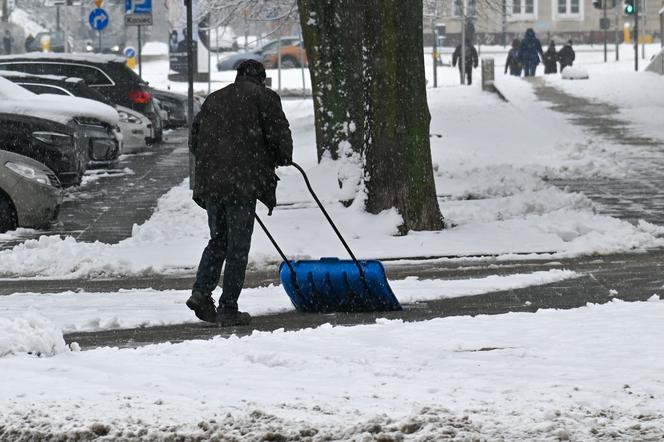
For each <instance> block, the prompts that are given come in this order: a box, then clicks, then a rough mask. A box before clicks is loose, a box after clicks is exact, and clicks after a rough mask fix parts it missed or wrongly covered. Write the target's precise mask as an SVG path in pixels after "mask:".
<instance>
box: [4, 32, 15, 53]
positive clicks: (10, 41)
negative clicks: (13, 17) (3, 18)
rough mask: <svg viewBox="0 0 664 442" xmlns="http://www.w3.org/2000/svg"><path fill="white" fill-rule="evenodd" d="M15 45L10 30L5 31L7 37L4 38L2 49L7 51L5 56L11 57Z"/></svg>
mask: <svg viewBox="0 0 664 442" xmlns="http://www.w3.org/2000/svg"><path fill="white" fill-rule="evenodd" d="M13 44H14V37H12V33H11V32H9V29H5V35H4V36H3V37H2V48H3V49H4V50H5V54H7V55H9V54H11V53H12V45H13Z"/></svg>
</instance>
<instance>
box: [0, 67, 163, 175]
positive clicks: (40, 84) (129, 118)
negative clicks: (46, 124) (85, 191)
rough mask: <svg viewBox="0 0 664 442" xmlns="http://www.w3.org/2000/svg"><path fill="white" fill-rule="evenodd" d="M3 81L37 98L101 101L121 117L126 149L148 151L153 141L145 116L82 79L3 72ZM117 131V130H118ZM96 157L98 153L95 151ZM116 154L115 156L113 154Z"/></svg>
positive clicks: (120, 122) (106, 126)
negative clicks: (38, 96) (68, 97)
mask: <svg viewBox="0 0 664 442" xmlns="http://www.w3.org/2000/svg"><path fill="white" fill-rule="evenodd" d="M0 77H3V78H5V79H7V80H9V81H11V82H13V83H16V84H18V85H20V86H21V87H23V88H25V89H27V90H29V91H30V92H33V93H35V94H38V95H41V94H54V95H65V96H72V97H79V98H87V99H88V100H95V101H99V102H100V103H104V104H106V105H109V106H112V107H115V108H116V110H117V111H118V115H119V117H120V121H119V123H118V124H119V126H120V127H119V129H120V132H121V133H122V138H123V146H124V148H125V149H129V150H132V149H136V148H140V147H144V146H145V145H146V144H147V143H148V142H149V141H150V139H151V138H153V137H152V135H151V134H152V123H150V122H149V120H147V118H146V117H145V116H143V114H140V113H138V112H136V111H133V110H131V109H128V108H126V107H124V106H119V105H114V104H113V103H111V102H110V100H108V98H106V97H105V96H103V95H102V94H101V93H100V92H99V91H97V90H96V89H93V88H91V87H90V86H88V85H87V84H86V83H85V81H83V80H81V79H80V78H68V77H60V76H54V75H33V74H26V73H25V72H17V71H0ZM98 123H99V124H98V125H100V126H103V127H104V128H105V129H106V132H109V131H108V129H109V128H110V125H104V124H103V122H101V121H100V122H98ZM116 130H117V129H116ZM92 152H93V153H94V149H93V150H92ZM109 153H111V154H112V153H113V152H109ZM116 158H117V155H115V156H111V157H110V158H107V159H106V160H107V161H113V160H115V159H116ZM91 160H92V161H96V162H99V161H102V160H103V159H99V158H91Z"/></svg>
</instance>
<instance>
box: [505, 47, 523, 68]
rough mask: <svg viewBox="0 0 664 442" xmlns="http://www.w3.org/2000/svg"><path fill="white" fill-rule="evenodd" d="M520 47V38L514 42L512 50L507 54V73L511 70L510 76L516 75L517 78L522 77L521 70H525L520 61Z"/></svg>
mask: <svg viewBox="0 0 664 442" xmlns="http://www.w3.org/2000/svg"><path fill="white" fill-rule="evenodd" d="M520 45H521V42H520V41H519V39H518V38H515V39H514V40H512V48H511V49H510V50H509V52H508V53H507V60H505V73H507V69H509V70H510V75H514V76H515V77H520V76H521V70H522V69H523V67H522V66H521V62H520V61H519V46H520Z"/></svg>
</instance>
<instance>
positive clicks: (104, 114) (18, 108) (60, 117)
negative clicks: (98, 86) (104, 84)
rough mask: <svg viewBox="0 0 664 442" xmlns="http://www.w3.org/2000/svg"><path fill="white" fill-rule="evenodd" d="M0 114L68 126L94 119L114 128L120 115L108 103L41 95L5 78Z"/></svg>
mask: <svg viewBox="0 0 664 442" xmlns="http://www.w3.org/2000/svg"><path fill="white" fill-rule="evenodd" d="M0 112H5V113H11V114H18V115H30V116H34V117H40V118H46V119H48V120H52V121H57V122H59V123H65V124H66V123H68V122H69V121H71V120H72V119H73V118H76V117H92V118H96V119H98V120H101V121H104V122H106V123H108V124H111V125H113V126H115V125H116V124H118V121H119V117H118V112H117V111H116V110H115V109H114V108H112V107H111V106H108V105H106V104H103V103H100V102H98V101H94V100H88V99H87V98H79V97H70V96H65V95H53V94H42V95H37V94H35V93H33V92H30V91H29V90H27V89H25V88H23V87H21V86H19V85H17V84H15V83H12V82H11V81H9V80H7V79H6V78H2V77H0Z"/></svg>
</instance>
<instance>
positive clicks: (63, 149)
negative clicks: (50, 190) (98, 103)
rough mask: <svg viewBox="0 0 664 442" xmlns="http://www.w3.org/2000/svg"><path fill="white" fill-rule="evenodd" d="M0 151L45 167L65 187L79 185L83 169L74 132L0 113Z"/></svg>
mask: <svg viewBox="0 0 664 442" xmlns="http://www.w3.org/2000/svg"><path fill="white" fill-rule="evenodd" d="M0 149H3V150H6V151H9V152H14V153H17V154H20V155H24V156H26V157H28V158H32V159H33V160H35V161H39V162H40V163H43V164H45V165H46V166H47V167H48V168H49V169H51V170H52V171H53V172H55V174H56V175H57V177H58V179H59V180H60V182H61V183H62V185H63V186H65V187H68V186H74V185H78V184H80V183H81V178H82V177H83V173H84V172H85V168H86V159H85V158H84V157H83V148H82V146H81V145H80V139H79V138H78V136H77V133H76V129H75V128H73V127H70V126H68V125H66V124H62V123H58V122H55V121H51V120H46V119H43V118H36V117H31V116H27V115H15V114H2V113H0Z"/></svg>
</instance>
